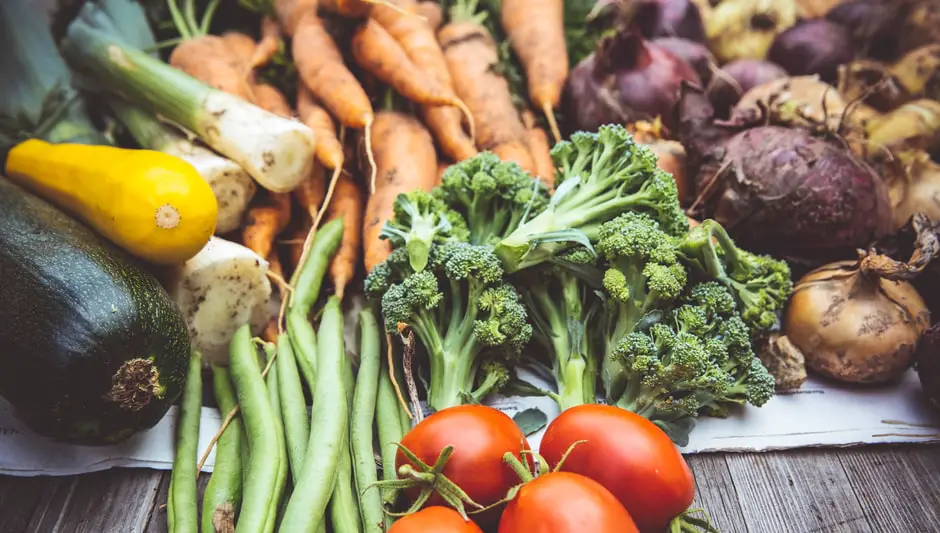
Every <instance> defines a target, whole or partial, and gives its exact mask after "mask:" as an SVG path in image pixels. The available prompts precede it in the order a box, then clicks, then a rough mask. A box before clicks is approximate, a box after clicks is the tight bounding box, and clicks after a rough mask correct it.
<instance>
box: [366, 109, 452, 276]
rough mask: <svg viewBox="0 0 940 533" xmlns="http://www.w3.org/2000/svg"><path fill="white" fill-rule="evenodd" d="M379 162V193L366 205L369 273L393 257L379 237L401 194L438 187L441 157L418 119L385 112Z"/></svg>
mask: <svg viewBox="0 0 940 533" xmlns="http://www.w3.org/2000/svg"><path fill="white" fill-rule="evenodd" d="M373 134H374V135H375V162H376V167H375V168H377V173H378V178H377V180H376V187H375V192H374V193H373V194H372V195H371V196H370V197H369V200H368V202H367V203H366V211H365V215H364V217H363V228H362V246H363V252H364V263H365V267H366V271H367V272H368V271H370V270H372V268H373V267H374V266H375V265H377V264H379V263H381V262H382V261H384V260H385V258H386V257H388V254H389V253H391V248H390V247H389V244H388V241H387V240H385V239H380V238H379V234H380V233H381V231H382V226H384V225H385V221H386V220H388V219H389V218H390V217H391V216H392V205H393V204H394V202H395V198H396V197H398V194H399V193H403V192H407V191H411V190H414V189H422V190H425V191H430V190H431V189H432V188H433V187H434V186H435V185H436V184H437V153H436V152H435V151H434V141H433V140H432V139H431V134H430V133H428V131H427V130H426V129H425V128H424V126H423V125H422V124H421V123H420V122H419V121H417V120H416V119H415V118H413V117H411V116H408V115H405V114H403V113H398V112H395V111H381V112H379V113H378V114H377V115H376V117H375V127H374V128H373Z"/></svg>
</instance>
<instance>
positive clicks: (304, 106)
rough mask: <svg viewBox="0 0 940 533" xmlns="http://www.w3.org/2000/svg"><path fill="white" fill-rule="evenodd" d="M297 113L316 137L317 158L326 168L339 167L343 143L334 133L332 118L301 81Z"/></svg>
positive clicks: (298, 89)
mask: <svg viewBox="0 0 940 533" xmlns="http://www.w3.org/2000/svg"><path fill="white" fill-rule="evenodd" d="M297 115H298V117H299V118H300V121H301V122H303V123H304V124H306V125H307V127H309V128H310V129H312V130H313V133H314V135H315V136H316V138H317V151H316V156H317V160H318V161H319V162H320V163H322V164H323V166H325V167H326V168H341V167H342V166H343V159H344V158H343V145H342V143H340V142H339V137H337V135H336V125H335V124H333V118H332V117H331V116H330V114H329V112H327V110H326V109H324V108H323V106H321V105H320V104H319V102H317V100H316V98H315V97H314V96H313V94H312V93H311V92H310V90H309V89H307V87H306V86H305V85H304V84H303V83H298V84H297Z"/></svg>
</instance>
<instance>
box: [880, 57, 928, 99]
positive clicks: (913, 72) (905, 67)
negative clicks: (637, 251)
mask: <svg viewBox="0 0 940 533" xmlns="http://www.w3.org/2000/svg"><path fill="white" fill-rule="evenodd" d="M889 71H890V73H891V75H892V76H893V77H894V78H895V79H896V80H897V81H898V84H899V85H900V86H901V87H902V88H904V90H905V91H907V94H908V95H909V96H910V97H911V98H933V99H935V100H936V99H940V44H933V45H927V46H923V47H920V48H917V49H915V50H911V51H910V52H908V53H907V54H904V57H902V58H901V59H899V60H898V62H897V63H895V64H894V65H892V66H891V67H890V69H889Z"/></svg>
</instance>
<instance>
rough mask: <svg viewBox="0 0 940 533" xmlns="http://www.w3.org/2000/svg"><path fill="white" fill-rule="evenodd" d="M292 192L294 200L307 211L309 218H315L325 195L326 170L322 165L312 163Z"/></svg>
mask: <svg viewBox="0 0 940 533" xmlns="http://www.w3.org/2000/svg"><path fill="white" fill-rule="evenodd" d="M293 194H294V200H296V201H297V203H298V204H299V205H300V206H301V207H302V208H303V209H304V211H306V212H307V215H309V216H310V219H311V220H314V219H316V218H317V213H318V212H319V211H320V208H321V207H322V206H323V199H324V197H325V196H326V172H324V170H323V166H322V165H318V164H314V165H313V169H312V170H311V171H310V175H309V176H307V179H305V180H304V181H302V182H300V186H298V187H297V188H296V189H294V192H293Z"/></svg>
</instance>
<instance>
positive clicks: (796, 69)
mask: <svg viewBox="0 0 940 533" xmlns="http://www.w3.org/2000/svg"><path fill="white" fill-rule="evenodd" d="M853 44H854V43H853V42H852V36H851V35H850V34H849V32H848V30H846V29H845V28H844V27H843V26H841V25H839V24H836V23H835V22H830V21H828V20H826V19H811V20H804V21H800V22H798V23H797V24H796V25H794V26H792V27H790V28H787V29H786V30H784V31H783V32H782V33H780V34H779V35H777V37H776V38H775V39H774V42H773V44H771V46H770V50H769V51H768V52H767V59H768V60H769V61H773V62H774V63H776V64H778V65H780V66H781V67H783V68H784V69H786V71H787V72H789V73H790V74H791V75H793V76H802V75H808V74H818V75H819V77H820V78H821V79H822V80H823V81H825V82H828V83H834V82H835V81H836V74H837V69H838V68H839V65H841V64H843V63H848V62H849V61H851V60H852V59H854V55H855V53H856V50H855V46H853Z"/></svg>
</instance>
